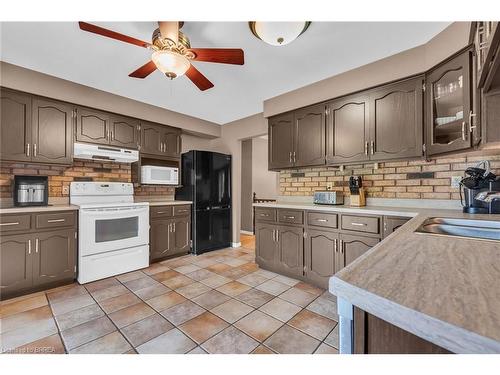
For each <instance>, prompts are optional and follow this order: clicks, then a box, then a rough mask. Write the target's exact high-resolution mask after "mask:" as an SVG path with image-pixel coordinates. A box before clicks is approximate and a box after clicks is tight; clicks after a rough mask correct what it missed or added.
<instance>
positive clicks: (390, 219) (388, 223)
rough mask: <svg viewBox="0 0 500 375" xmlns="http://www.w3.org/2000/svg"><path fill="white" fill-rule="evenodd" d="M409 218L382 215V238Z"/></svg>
mask: <svg viewBox="0 0 500 375" xmlns="http://www.w3.org/2000/svg"><path fill="white" fill-rule="evenodd" d="M410 219H411V218H409V217H399V216H384V228H383V234H384V238H385V237H387V236H388V235H390V234H391V233H392V232H394V231H396V230H397V229H399V228H400V227H401V226H403V225H405V224H406V223H407V222H408V221H409V220H410Z"/></svg>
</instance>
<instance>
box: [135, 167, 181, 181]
mask: <svg viewBox="0 0 500 375" xmlns="http://www.w3.org/2000/svg"><path fill="white" fill-rule="evenodd" d="M141 183H143V184H151V185H179V168H173V167H157V166H155V165H143V166H142V167H141Z"/></svg>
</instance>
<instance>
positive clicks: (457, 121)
mask: <svg viewBox="0 0 500 375" xmlns="http://www.w3.org/2000/svg"><path fill="white" fill-rule="evenodd" d="M470 79H471V74H470V52H469V51H467V52H464V53H462V54H460V55H458V56H457V57H455V58H454V59H452V60H450V61H448V62H446V63H444V64H442V65H440V66H438V67H437V68H436V69H434V70H433V71H431V72H430V73H429V75H428V76H427V79H426V81H427V83H426V108H427V114H426V124H425V130H426V145H427V153H428V154H429V155H434V154H439V153H443V152H449V151H455V150H461V149H466V148H469V147H471V136H470V130H471V129H470V123H469V120H470V117H469V115H470V110H471V91H470V90H471V87H470Z"/></svg>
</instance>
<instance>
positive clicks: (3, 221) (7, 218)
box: [0, 214, 31, 233]
mask: <svg viewBox="0 0 500 375" xmlns="http://www.w3.org/2000/svg"><path fill="white" fill-rule="evenodd" d="M30 228H31V215H30V214H22V215H1V216H0V232H1V233H5V232H14V231H19V230H30Z"/></svg>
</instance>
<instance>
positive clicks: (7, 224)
mask: <svg viewBox="0 0 500 375" xmlns="http://www.w3.org/2000/svg"><path fill="white" fill-rule="evenodd" d="M11 225H19V221H15V222H12V223H0V226H4V227H8V226H11Z"/></svg>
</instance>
